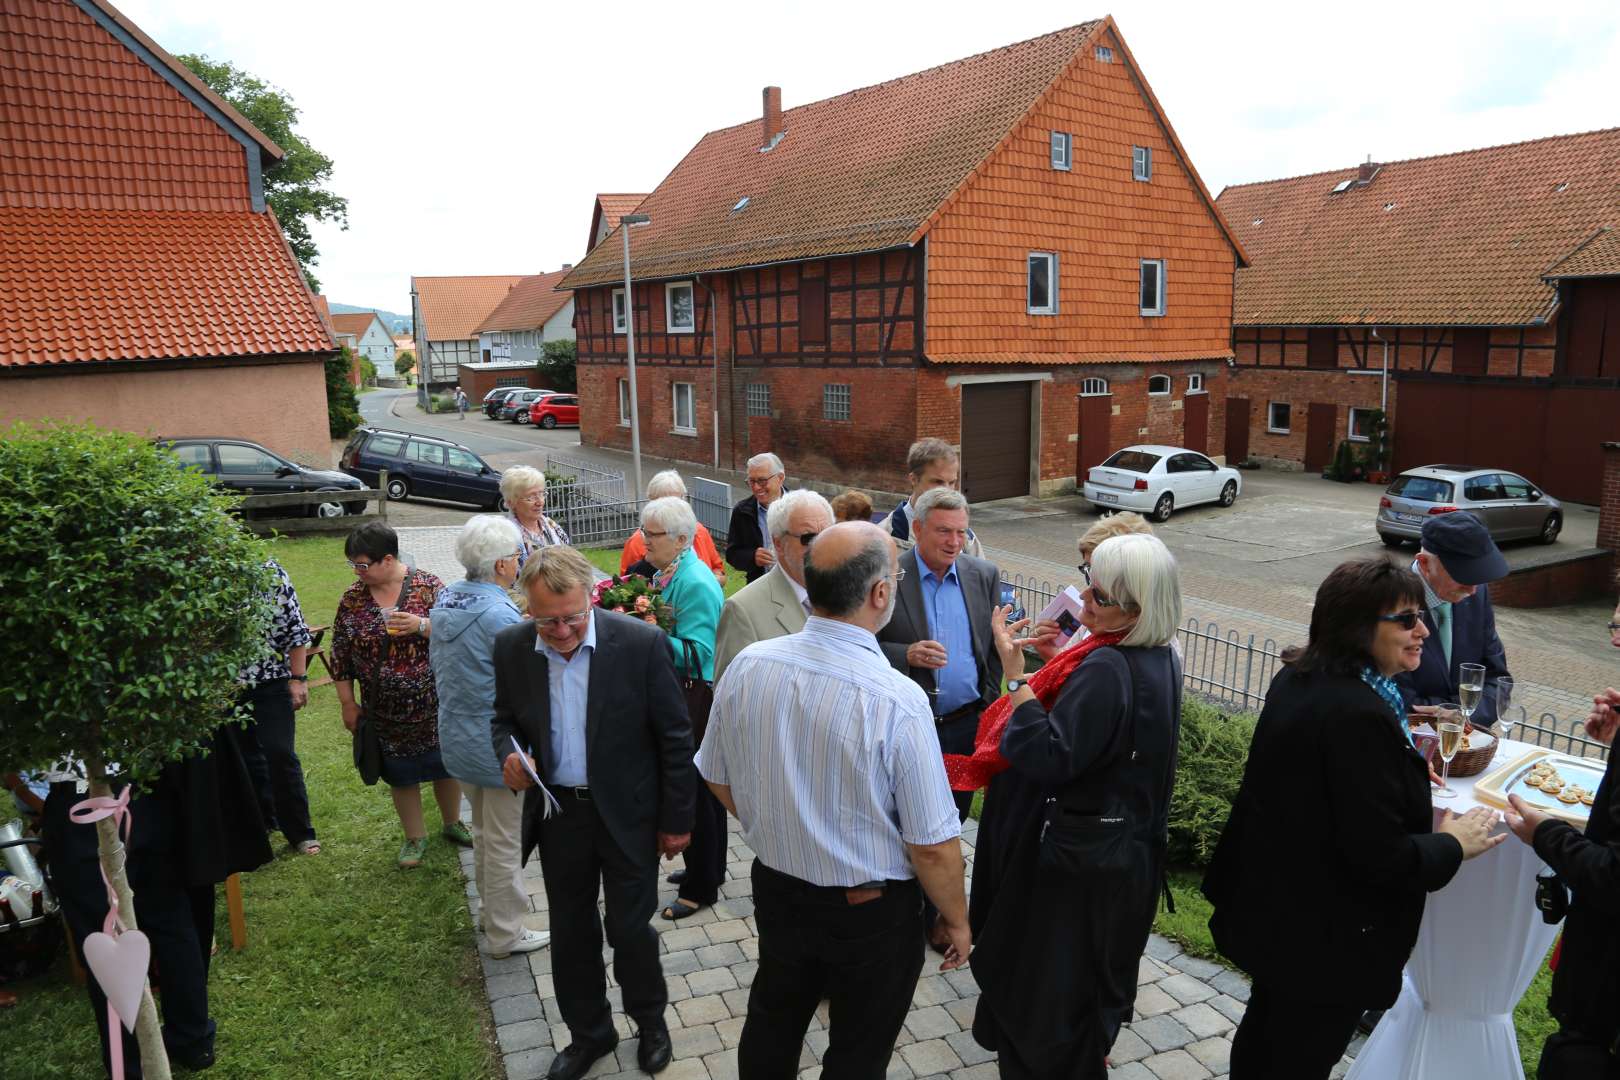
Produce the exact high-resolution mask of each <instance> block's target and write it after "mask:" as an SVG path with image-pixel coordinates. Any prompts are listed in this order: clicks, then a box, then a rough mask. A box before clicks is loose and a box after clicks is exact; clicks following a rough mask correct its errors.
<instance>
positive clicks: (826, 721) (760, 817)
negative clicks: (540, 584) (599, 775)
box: [698, 616, 962, 888]
mask: <svg viewBox="0 0 1620 1080" xmlns="http://www.w3.org/2000/svg"><path fill="white" fill-rule="evenodd" d="M698 771H699V772H700V773H701V774H702V775H703V778H704V779H705V780H708V781H710V782H712V783H715V784H724V785H727V786H729V787H730V788H731V795H732V799H733V800H734V802H735V803H736V807H737V817H738V818H739V819H740V820H741V822H742V826H743V835H744V837H745V838H746V839H747V841H748V845H749V847H751V848H753V850H754V853H755V854H756V855H758V856H759V859H760V861H761V862H763V863H764V864H765V865H766V866H768V867H770V868H771V869H772V870H775V871H777V872H779V873H783V874H789V875H791V876H793V877H796V878H799V879H800V880H803V881H808V882H811V883H812V884H815V885H829V886H839V887H843V888H849V887H852V886H855V885H861V884H864V883H866V882H869V881H905V880H909V879H911V878H914V877H915V876H916V871H915V870H913V868H912V866H911V859H910V857H909V856H908V855H907V852H906V845H907V844H917V845H925V844H939V843H943V842H944V841H946V840H949V839H951V838H952V837H955V836H960V835H961V831H962V830H961V826H960V824H958V822H957V819H956V805H955V804H954V803H953V802H952V801H951V790H950V784H949V783H948V782H947V780H946V779H945V766H944V761H943V760H942V758H941V757H940V749H939V738H938V736H937V735H935V733H934V717H933V713H932V712H931V711H930V709H929V707H928V695H926V694H925V693H923V691H922V689H921V688H920V687H919V686H918V685H917V684H916V683H914V682H912V681H911V680H910V679H908V678H906V677H905V676H903V675H901V674H900V673H899V672H897V671H895V670H894V668H892V667H890V666H889V662H888V661H887V660H886V659H885V658H884V656H883V653H882V652H881V651H880V650H879V649H878V645H877V638H876V637H874V636H873V635H872V634H871V633H869V632H867V631H866V630H863V629H861V628H860V627H857V626H851V625H849V624H848V623H843V622H837V621H835V620H831V619H823V618H820V617H817V616H811V618H810V619H809V621H807V622H806V623H805V626H804V629H803V630H802V631H800V632H799V633H797V634H789V635H787V636H786V637H780V638H773V639H771V640H768V641H759V642H755V643H754V644H752V645H750V646H748V647H747V648H745V649H744V650H743V651H742V652H740V653H738V654H737V657H736V659H734V660H733V661H732V662H731V665H730V666H729V667H727V668H726V673H725V675H724V676H722V677H721V679H720V683H719V685H718V686H716V687H715V699H714V709H713V711H712V712H711V713H710V714H709V729H708V732H707V733H706V734H705V735H704V737H703V748H702V750H701V752H700V753H699V756H698Z"/></svg>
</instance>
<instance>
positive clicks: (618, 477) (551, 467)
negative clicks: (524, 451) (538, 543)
mask: <svg viewBox="0 0 1620 1080" xmlns="http://www.w3.org/2000/svg"><path fill="white" fill-rule="evenodd" d="M546 472H548V473H551V474H553V475H559V476H570V477H573V480H572V481H571V482H569V483H564V484H557V485H554V487H548V488H547V489H546V502H547V504H548V505H547V511H548V512H549V511H550V505H549V504H550V503H551V502H552V501H553V496H552V492H553V491H554V490H559V489H565V488H574V489H578V490H579V491H580V492H581V493H584V494H589V495H590V497H591V498H592V499H594V500H595V501H597V502H623V501H625V500H626V499H631V498H640V496H641V493H640V492H639V491H638V492H636V493H634V495H632V494H631V493H630V492H629V491H627V490H626V489H625V484H624V470H623V469H604V468H603V467H602V466H600V465H593V464H591V463H590V462H588V461H580V460H579V459H578V458H571V457H567V456H565V455H563V454H547V455H546Z"/></svg>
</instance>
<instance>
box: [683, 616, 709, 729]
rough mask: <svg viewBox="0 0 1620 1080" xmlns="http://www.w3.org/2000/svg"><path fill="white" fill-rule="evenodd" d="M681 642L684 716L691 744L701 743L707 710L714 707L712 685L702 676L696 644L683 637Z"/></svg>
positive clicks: (707, 715)
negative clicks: (689, 725)
mask: <svg viewBox="0 0 1620 1080" xmlns="http://www.w3.org/2000/svg"><path fill="white" fill-rule="evenodd" d="M677 640H679V641H680V643H681V648H682V650H683V651H682V654H681V655H682V659H683V660H684V661H685V663H684V664H683V665H682V666H683V667H684V668H685V673H684V674H682V675H681V693H682V694H684V695H685V697H686V716H687V719H689V720H690V721H691V722H692V746H693V748H694V749H695V748H697V747H699V746H702V745H703V735H704V733H705V732H706V731H708V730H709V710H710V709H711V708H713V707H714V686H713V685H712V684H710V683H708V682H706V681H705V680H704V678H703V663H702V661H701V660H700V659H699V658H698V651H697V646H696V645H694V644H692V643H691V642H690V641H688V640H686V639H685V638H679V639H677Z"/></svg>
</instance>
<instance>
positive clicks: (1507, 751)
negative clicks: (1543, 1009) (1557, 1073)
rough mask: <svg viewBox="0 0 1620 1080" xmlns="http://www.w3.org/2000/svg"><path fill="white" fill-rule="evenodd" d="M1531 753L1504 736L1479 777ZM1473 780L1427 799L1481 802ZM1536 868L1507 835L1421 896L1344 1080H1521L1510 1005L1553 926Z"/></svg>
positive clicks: (1460, 807)
mask: <svg viewBox="0 0 1620 1080" xmlns="http://www.w3.org/2000/svg"><path fill="white" fill-rule="evenodd" d="M1531 749H1534V747H1532V746H1530V745H1529V744H1526V743H1520V742H1514V741H1512V740H1508V741H1506V742H1504V743H1503V746H1502V749H1501V750H1499V751H1498V752H1497V754H1496V759H1495V760H1494V761H1493V762H1491V764H1490V766H1488V767H1487V768H1486V769H1485V771H1484V772H1482V773H1480V776H1485V775H1487V774H1488V773H1490V772H1491V771H1492V770H1493V769H1496V768H1498V767H1500V766H1501V765H1503V764H1504V763H1506V762H1508V761H1511V760H1513V759H1514V758H1516V757H1518V756H1519V755H1520V754H1522V753H1524V752H1525V751H1527V750H1531ZM1475 779H1476V777H1467V778H1464V779H1460V780H1452V781H1451V786H1452V787H1453V788H1455V789H1456V790H1457V797H1456V798H1454V799H1437V800H1435V805H1436V806H1443V807H1444V808H1445V809H1448V810H1452V811H1455V812H1457V813H1462V812H1463V811H1465V810H1468V809H1470V808H1471V807H1474V806H1481V805H1486V804H1483V803H1480V802H1478V801H1476V800H1475V799H1474V797H1473V788H1474V780H1475ZM1492 809H1496V808H1495V807H1492ZM1498 829H1499V830H1505V829H1506V826H1505V825H1498ZM1544 869H1545V864H1544V863H1542V861H1541V859H1540V858H1538V857H1537V855H1536V853H1535V851H1534V850H1533V849H1531V848H1530V847H1529V846H1528V845H1526V844H1522V843H1520V842H1519V841H1518V839H1517V838H1515V837H1513V836H1509V837H1508V839H1507V841H1506V842H1505V843H1502V844H1499V845H1497V847H1495V848H1494V849H1492V850H1491V851H1488V852H1486V853H1485V854H1484V855H1481V856H1480V857H1479V858H1477V859H1471V860H1469V861H1468V862H1465V863H1463V864H1462V869H1460V870H1458V871H1457V876H1456V877H1454V878H1452V879H1451V883H1450V884H1448V885H1447V886H1446V887H1445V888H1443V889H1441V890H1440V891H1439V892H1435V893H1430V894H1429V897H1428V902H1427V903H1426V904H1425V905H1424V908H1423V925H1422V928H1421V929H1420V930H1419V931H1418V940H1417V946H1416V947H1415V948H1414V949H1413V950H1412V958H1411V959H1410V960H1408V961H1407V964H1406V971H1405V974H1404V977H1403V978H1402V980H1401V996H1400V999H1399V1000H1398V1001H1396V1003H1395V1007H1394V1008H1392V1009H1390V1010H1389V1012H1387V1013H1385V1014H1384V1018H1383V1019H1382V1020H1380V1021H1379V1022H1378V1026H1377V1027H1376V1028H1374V1029H1373V1033H1372V1037H1371V1038H1370V1039H1368V1040H1367V1044H1366V1046H1364V1047H1362V1050H1361V1053H1360V1054H1358V1055H1357V1056H1356V1060H1355V1065H1354V1066H1353V1067H1352V1068H1351V1069H1350V1072H1349V1077H1350V1078H1351V1080H1498V1078H1508V1080H1524V1070H1523V1068H1522V1067H1521V1066H1520V1064H1519V1043H1518V1039H1517V1037H1516V1036H1515V1035H1514V1031H1513V1009H1514V1007H1515V1006H1516V1005H1518V1003H1519V999H1520V998H1521V997H1523V996H1524V992H1525V989H1526V988H1527V987H1529V985H1530V980H1531V979H1533V978H1534V977H1535V974H1536V969H1537V968H1538V967H1539V966H1540V965H1541V963H1542V961H1543V960H1545V959H1546V956H1547V950H1548V949H1550V948H1552V943H1553V939H1554V938H1556V937H1557V935H1558V929H1559V928H1558V927H1556V926H1548V925H1547V924H1546V923H1544V922H1542V920H1541V912H1539V911H1537V910H1536V904H1535V894H1536V882H1535V878H1536V875H1537V874H1539V873H1541V872H1542V871H1543V870H1544Z"/></svg>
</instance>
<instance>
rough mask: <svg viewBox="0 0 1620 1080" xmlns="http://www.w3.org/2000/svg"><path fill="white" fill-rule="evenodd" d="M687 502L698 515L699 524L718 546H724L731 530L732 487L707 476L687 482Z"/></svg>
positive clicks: (693, 478)
mask: <svg viewBox="0 0 1620 1080" xmlns="http://www.w3.org/2000/svg"><path fill="white" fill-rule="evenodd" d="M687 501H688V502H690V503H691V504H692V510H693V512H694V513H696V514H697V519H698V524H699V525H702V526H703V527H704V528H705V529H708V530H709V535H710V536H711V537H713V538H714V542H715V543H716V544H724V543H725V542H726V539H727V536H728V534H729V532H730V530H731V485H730V484H722V483H721V482H720V481H718V480H710V479H709V478H708V477H706V476H694V477H691V478H690V479H689V480H688V481H687Z"/></svg>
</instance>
